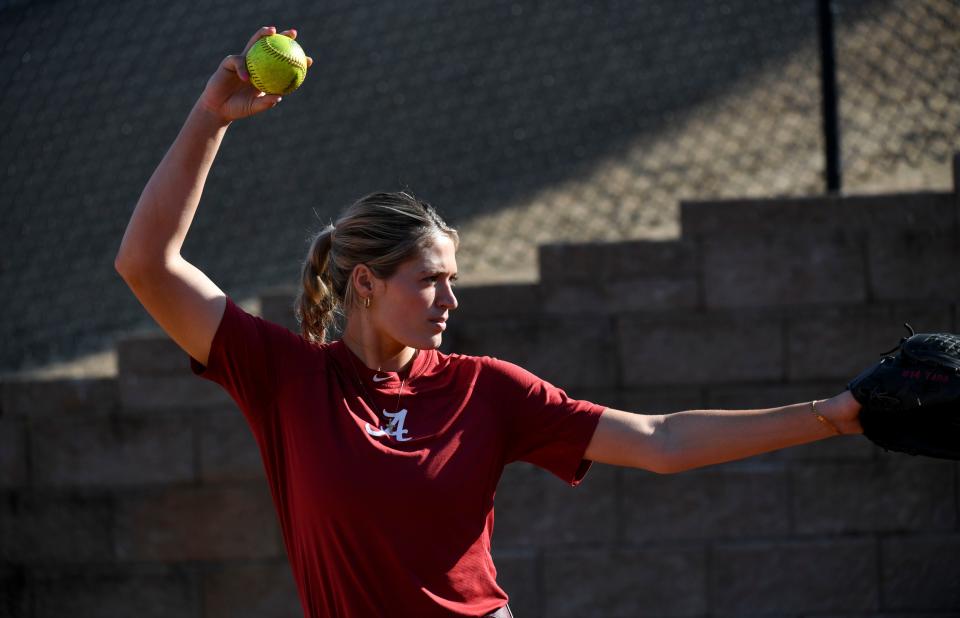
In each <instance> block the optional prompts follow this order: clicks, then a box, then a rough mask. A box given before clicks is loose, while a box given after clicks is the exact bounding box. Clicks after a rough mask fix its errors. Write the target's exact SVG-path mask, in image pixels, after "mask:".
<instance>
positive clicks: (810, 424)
mask: <svg viewBox="0 0 960 618" xmlns="http://www.w3.org/2000/svg"><path fill="white" fill-rule="evenodd" d="M851 406H857V408H858V407H859V404H857V403H856V401H855V400H853V397H852V396H850V393H849V392H845V393H843V394H841V395H838V396H836V397H834V398H832V399H826V400H822V401H818V402H817V404H816V411H817V413H819V414H821V415H822V416H823V417H824V418H825V419H827V420H828V421H829V424H828V423H824V422H821V421H820V420H818V419H817V417H816V415H815V414H814V412H813V410H812V409H811V405H810V402H806V403H799V404H794V405H789V406H784V407H780V408H768V409H762V410H689V411H685V412H676V413H674V414H668V415H665V417H664V422H663V428H662V429H663V438H662V439H663V440H664V445H663V448H664V453H665V457H666V458H667V460H668V462H669V464H668V465H669V469H670V470H671V471H674V472H681V471H683V470H689V469H691V468H699V467H702V466H708V465H711V464H717V463H722V462H726V461H733V460H737V459H743V458H745V457H750V456H752V455H757V454H760V453H765V452H768V451H774V450H777V449H781V448H786V447H789V446H795V445H798V444H804V443H806V442H813V441H815V440H820V439H823V438H830V437H833V436H835V435H838V434H837V431H839V432H841V433H847V432H852V431H851V430H850V427H849V425H848V422H845V421H844V420H843V419H845V418H847V417H849V416H850V413H851V411H852V410H853V408H851ZM831 424H832V425H833V427H836V428H837V429H836V430H835V429H834V428H833V427H831V426H830V425H831Z"/></svg>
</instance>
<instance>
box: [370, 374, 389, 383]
mask: <svg viewBox="0 0 960 618" xmlns="http://www.w3.org/2000/svg"><path fill="white" fill-rule="evenodd" d="M389 379H390V376H383V377H382V378H381V377H380V374H379V373H378V374H377V375H375V376H373V381H374V382H383V381H384V380H389Z"/></svg>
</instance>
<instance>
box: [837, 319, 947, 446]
mask: <svg viewBox="0 0 960 618" xmlns="http://www.w3.org/2000/svg"><path fill="white" fill-rule="evenodd" d="M905 326H906V327H907V329H908V330H909V332H910V335H909V336H907V337H903V338H902V339H901V340H900V344H899V345H898V346H897V347H895V348H894V349H893V350H890V351H889V352H885V353H884V354H883V355H882V358H881V359H880V360H879V361H878V362H877V363H876V364H874V365H873V366H871V367H868V368H867V369H866V370H865V371H864V372H863V373H861V374H860V375H858V376H857V377H856V378H854V379H853V381H851V382H850V384H848V385H847V388H848V389H849V390H850V392H851V393H852V394H853V396H854V398H855V399H856V400H857V401H858V402H860V405H861V406H862V409H861V410H860V424H861V426H862V427H863V435H864V436H866V437H867V438H869V439H870V440H872V441H873V442H874V443H876V444H878V445H879V446H881V447H883V448H885V449H887V450H890V451H898V452H902V453H908V454H910V455H925V456H927V457H939V458H942V459H960V336H957V335H954V334H951V333H926V334H919V335H918V334H915V333H914V332H913V329H912V328H910V325H909V324H906V325H905Z"/></svg>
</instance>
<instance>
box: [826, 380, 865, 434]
mask: <svg viewBox="0 0 960 618" xmlns="http://www.w3.org/2000/svg"><path fill="white" fill-rule="evenodd" d="M860 408H861V406H860V403H859V402H858V401H857V400H856V399H854V397H853V394H852V393H851V392H850V391H843V392H842V393H840V394H839V395H836V396H835V397H831V398H830V399H824V400H821V401H818V402H817V412H819V413H820V414H822V415H824V416H825V417H826V418H827V419H828V420H829V421H830V422H832V423H833V424H834V425H836V426H837V429H839V430H840V433H842V434H844V435H846V434H859V433H863V427H862V426H861V425H860Z"/></svg>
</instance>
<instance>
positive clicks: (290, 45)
mask: <svg viewBox="0 0 960 618" xmlns="http://www.w3.org/2000/svg"><path fill="white" fill-rule="evenodd" d="M246 65H247V73H249V74H250V83H252V84H253V85H254V86H256V88H257V90H259V91H260V92H265V93H267V94H290V93H291V92H293V91H294V90H296V89H297V88H299V87H300V84H302V83H303V80H304V79H305V78H306V77H307V55H306V54H305V53H303V48H302V47H300V45H299V44H298V43H297V42H296V41H294V40H293V39H291V38H290V37H288V36H284V35H282V34H271V35H270V36H265V37H263V38H262V39H260V40H258V41H257V42H256V43H255V44H254V45H253V47H251V48H250V51H248V52H247V58H246Z"/></svg>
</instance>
